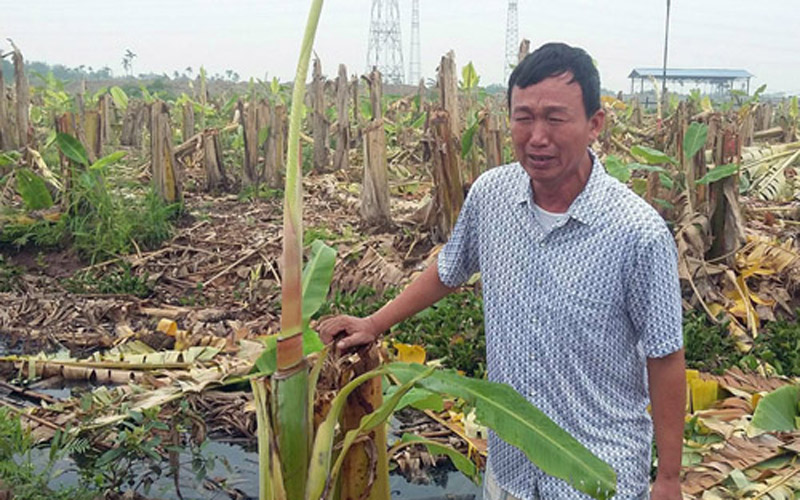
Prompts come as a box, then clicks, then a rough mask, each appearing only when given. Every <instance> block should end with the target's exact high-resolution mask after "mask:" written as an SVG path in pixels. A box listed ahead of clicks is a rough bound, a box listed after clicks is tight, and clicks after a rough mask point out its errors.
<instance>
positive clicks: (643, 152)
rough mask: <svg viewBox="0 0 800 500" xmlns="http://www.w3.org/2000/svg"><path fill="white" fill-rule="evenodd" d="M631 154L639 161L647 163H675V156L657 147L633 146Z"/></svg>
mask: <svg viewBox="0 0 800 500" xmlns="http://www.w3.org/2000/svg"><path fill="white" fill-rule="evenodd" d="M631 154H632V155H633V156H634V157H635V158H636V159H637V160H639V161H641V162H644V163H646V164H648V165H663V164H665V163H677V162H676V161H675V158H673V157H671V156H669V155H668V154H666V153H664V152H662V151H659V150H657V149H653V148H648V147H647V146H638V145H637V146H633V147H632V148H631Z"/></svg>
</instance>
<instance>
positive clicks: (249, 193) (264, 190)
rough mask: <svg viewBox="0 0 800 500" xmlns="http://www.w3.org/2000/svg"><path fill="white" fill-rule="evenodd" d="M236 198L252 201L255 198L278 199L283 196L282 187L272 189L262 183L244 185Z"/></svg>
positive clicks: (242, 200)
mask: <svg viewBox="0 0 800 500" xmlns="http://www.w3.org/2000/svg"><path fill="white" fill-rule="evenodd" d="M237 198H238V199H239V201H241V202H252V201H255V200H265V201H266V200H280V199H282V198H283V190H282V189H274V188H271V187H268V186H265V185H263V184H259V185H258V186H244V187H243V188H242V190H241V191H239V194H238V195H237Z"/></svg>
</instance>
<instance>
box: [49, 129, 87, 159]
mask: <svg viewBox="0 0 800 500" xmlns="http://www.w3.org/2000/svg"><path fill="white" fill-rule="evenodd" d="M56 144H57V145H58V148H59V149H60V150H61V152H62V153H64V156H66V157H67V158H69V159H70V160H72V161H74V162H76V163H80V164H81V165H83V166H86V167H88V166H89V155H88V154H86V149H85V148H84V147H83V144H81V142H80V141H79V140H78V139H76V138H74V137H72V136H71V135H69V134H65V133H63V132H62V133H59V134H58V135H57V136H56Z"/></svg>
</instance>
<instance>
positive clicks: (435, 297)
mask: <svg viewBox="0 0 800 500" xmlns="http://www.w3.org/2000/svg"><path fill="white" fill-rule="evenodd" d="M455 290H456V289H455V288H451V287H449V286H447V285H445V284H444V283H442V281H441V280H440V279H439V271H438V266H437V264H436V262H434V263H433V264H432V265H430V266H429V267H428V268H427V269H425V271H423V272H422V274H420V275H419V276H418V277H417V279H415V280H414V281H413V282H412V283H411V284H410V285H408V287H406V289H405V290H403V292H402V293H401V294H400V295H398V296H397V297H396V298H395V299H394V300H392V301H391V302H389V303H388V304H386V305H385V306H383V307H382V308H380V309H379V310H378V311H377V312H376V313H375V314H372V315H371V316H368V317H366V318H356V317H353V316H335V317H333V318H329V319H326V320H324V321H322V322H321V323H320V325H319V333H320V336H321V337H322V341H323V342H324V343H326V344H328V343H330V342H331V341H333V338H334V337H335V336H337V335H339V334H341V333H344V334H345V337H344V338H342V339H341V340H339V341H338V342H337V343H336V348H337V349H339V350H345V349H349V348H351V347H355V346H359V345H363V344H368V343H370V342H374V341H375V339H377V338H378V336H379V335H380V334H381V333H383V332H385V331H387V330H388V329H389V328H391V327H392V326H393V325H395V324H396V323H399V322H401V321H403V320H404V319H406V318H408V317H410V316H413V315H414V314H416V313H418V312H420V311H422V310H423V309H425V308H426V307H429V306H431V305H433V304H434V303H436V302H437V301H439V299H441V298H443V297H444V296H446V295H448V294H449V293H451V292H453V291H455Z"/></svg>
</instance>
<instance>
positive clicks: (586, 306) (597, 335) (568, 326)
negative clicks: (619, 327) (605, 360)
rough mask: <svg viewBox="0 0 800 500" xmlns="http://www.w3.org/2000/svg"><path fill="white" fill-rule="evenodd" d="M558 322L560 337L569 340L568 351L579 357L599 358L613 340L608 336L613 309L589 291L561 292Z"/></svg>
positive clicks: (571, 290)
mask: <svg viewBox="0 0 800 500" xmlns="http://www.w3.org/2000/svg"><path fill="white" fill-rule="evenodd" d="M563 297H564V299H563V306H562V307H561V314H560V316H561V317H560V318H555V319H556V320H557V321H562V322H563V323H562V324H563V328H564V330H563V334H564V335H565V336H566V337H567V338H568V339H570V342H569V343H570V347H571V348H573V349H574V352H576V353H579V354H580V355H581V356H586V357H588V358H591V359H598V358H602V357H603V354H604V353H606V352H607V351H608V350H609V347H610V345H609V343H611V344H613V343H614V342H613V338H610V337H612V336H611V335H609V333H610V332H609V325H610V323H611V321H610V320H611V316H612V315H613V314H615V311H616V309H617V307H616V305H615V304H614V303H613V302H612V301H610V300H607V299H606V298H604V297H601V296H599V295H598V294H596V293H594V292H593V291H592V290H587V289H584V290H579V289H576V288H572V287H570V288H567V289H565V290H564V295H563Z"/></svg>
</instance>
